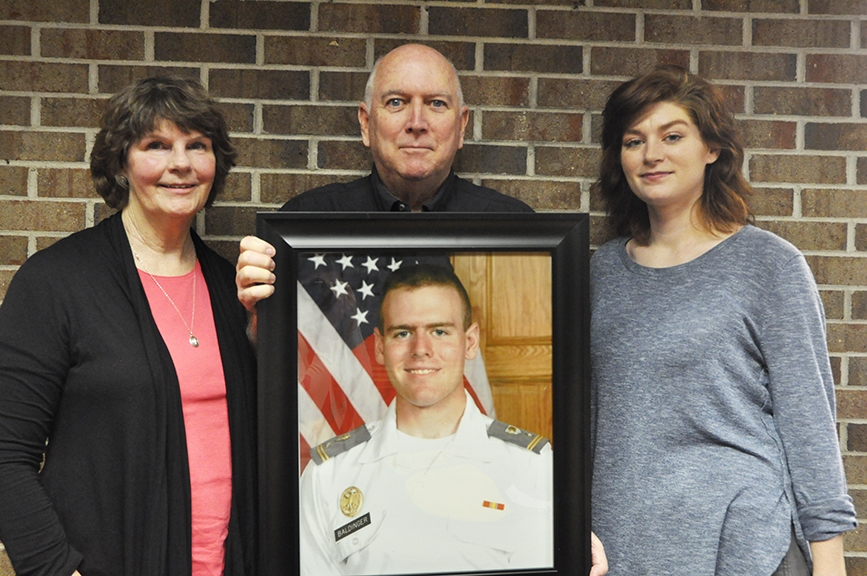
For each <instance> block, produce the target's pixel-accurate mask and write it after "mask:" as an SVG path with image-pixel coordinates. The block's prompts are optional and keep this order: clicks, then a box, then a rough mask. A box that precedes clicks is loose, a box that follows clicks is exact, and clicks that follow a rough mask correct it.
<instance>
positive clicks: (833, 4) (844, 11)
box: [807, 0, 867, 576]
mask: <svg viewBox="0 0 867 576" xmlns="http://www.w3.org/2000/svg"><path fill="white" fill-rule="evenodd" d="M807 13H808V14H834V15H839V16H850V15H851V16H863V15H864V14H867V0H810V2H808V4H807ZM850 576H851V575H850Z"/></svg>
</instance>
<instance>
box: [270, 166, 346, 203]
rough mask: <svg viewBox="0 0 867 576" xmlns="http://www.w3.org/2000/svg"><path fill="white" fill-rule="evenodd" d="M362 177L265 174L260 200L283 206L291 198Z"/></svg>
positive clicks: (321, 174)
mask: <svg viewBox="0 0 867 576" xmlns="http://www.w3.org/2000/svg"><path fill="white" fill-rule="evenodd" d="M359 177H360V175H345V174H323V173H321V172H307V173H304V174H274V173H265V174H262V175H261V176H260V177H259V200H260V201H261V202H264V203H268V204H279V205H281V206H282V205H283V204H284V203H285V202H287V201H288V200H289V199H290V198H293V197H295V196H297V195H298V194H301V193H302V192H306V191H307V190H312V189H313V188H318V187H320V186H325V185H326V184H331V183H334V182H349V181H350V180H355V179H356V178H359Z"/></svg>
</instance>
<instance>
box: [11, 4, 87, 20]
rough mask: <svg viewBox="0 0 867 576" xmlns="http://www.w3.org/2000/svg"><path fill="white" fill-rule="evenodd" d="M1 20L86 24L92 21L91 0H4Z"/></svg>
mask: <svg viewBox="0 0 867 576" xmlns="http://www.w3.org/2000/svg"><path fill="white" fill-rule="evenodd" d="M0 20H22V21H30V22H53V23H54V22H56V23H61V22H69V23H80V24H85V23H87V22H89V21H90V0H64V1H63V2H58V1H57V0H3V2H0Z"/></svg>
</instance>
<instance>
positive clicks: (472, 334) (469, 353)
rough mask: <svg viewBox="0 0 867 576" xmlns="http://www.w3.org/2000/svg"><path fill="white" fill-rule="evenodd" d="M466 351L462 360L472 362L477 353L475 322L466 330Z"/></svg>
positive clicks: (477, 330)
mask: <svg viewBox="0 0 867 576" xmlns="http://www.w3.org/2000/svg"><path fill="white" fill-rule="evenodd" d="M466 336H467V350H466V353H465V354H464V358H466V359H467V360H472V359H473V358H475V357H476V354H478V353H479V325H478V324H477V323H476V322H473V323H472V324H470V327H469V328H467V333H466Z"/></svg>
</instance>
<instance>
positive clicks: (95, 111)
mask: <svg viewBox="0 0 867 576" xmlns="http://www.w3.org/2000/svg"><path fill="white" fill-rule="evenodd" d="M105 103H106V100H105V99H104V98H100V99H94V98H43V99H42V108H41V119H42V125H43V126H75V127H80V128H98V127H99V117H100V115H102V111H103V110H104V109H105Z"/></svg>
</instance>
